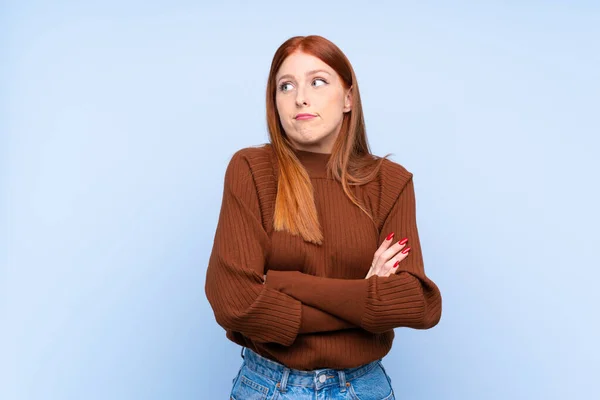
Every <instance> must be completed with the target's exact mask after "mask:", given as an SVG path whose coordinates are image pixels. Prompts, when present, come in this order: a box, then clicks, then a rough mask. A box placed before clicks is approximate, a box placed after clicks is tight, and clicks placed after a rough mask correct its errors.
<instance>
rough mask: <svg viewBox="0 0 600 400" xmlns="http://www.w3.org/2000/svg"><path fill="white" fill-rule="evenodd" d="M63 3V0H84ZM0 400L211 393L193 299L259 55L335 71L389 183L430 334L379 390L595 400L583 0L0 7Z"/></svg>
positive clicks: (216, 368)
mask: <svg viewBox="0 0 600 400" xmlns="http://www.w3.org/2000/svg"><path fill="white" fill-rule="evenodd" d="M84 3H85V4H84ZM0 7H1V8H0V45H1V46H2V48H1V55H0V73H1V74H0V105H1V109H0V117H1V118H0V129H1V131H0V157H1V162H0V168H1V170H0V183H1V186H0V189H1V194H2V196H1V197H0V205H1V206H2V208H1V210H2V214H1V215H0V228H1V229H0V240H1V242H0V244H1V246H0V251H1V253H0V256H1V257H0V262H1V264H0V268H1V269H0V279H1V281H0V284H1V286H0V300H1V301H2V303H1V304H0V306H1V308H0V317H1V320H0V335H1V336H0V338H1V345H2V347H1V348H0V350H1V353H0V363H1V364H0V368H1V371H0V372H1V374H0V398H1V399H3V400H39V399H61V400H62V399H64V400H76V399H77V400H80V399H89V400H96V399H98V400H99V399H133V400H137V399H152V400H154V399H161V400H162V399H165V400H166V399H177V400H179V399H182V400H184V399H190V400H191V399H224V398H227V395H228V393H229V390H230V388H231V380H232V378H233V377H234V376H235V374H236V373H237V370H238V368H239V366H240V363H241V358H240V354H239V353H240V351H239V347H238V346H236V345H234V344H233V343H231V342H229V341H228V340H227V339H226V338H225V333H224V331H223V330H222V328H221V327H219V326H218V325H217V324H216V322H215V320H214V316H213V314H212V311H211V309H210V306H209V304H208V302H207V300H206V297H205V295H204V279H205V272H206V266H207V261H208V256H209V253H210V250H211V247H212V239H213V235H214V229H215V227H216V222H217V217H218V212H219V207H220V201H221V195H222V184H223V176H224V172H225V167H226V165H227V163H228V161H229V159H230V157H231V155H232V154H233V153H234V152H235V151H236V150H238V149H240V148H242V147H246V146H250V145H256V144H261V143H265V142H267V141H268V137H267V131H266V123H265V110H264V108H265V105H264V103H265V101H264V91H265V85H266V78H267V74H268V70H269V67H270V62H271V58H272V56H273V54H274V52H275V50H276V49H277V47H278V46H279V45H280V44H281V43H283V42H284V41H285V40H286V39H288V38H289V37H291V36H295V35H308V34H319V35H323V36H325V37H327V38H328V39H330V40H332V41H333V42H334V43H336V44H337V45H338V46H339V47H340V48H341V49H342V50H343V51H344V52H345V53H346V55H347V56H348V57H349V59H350V61H351V62H352V64H353V66H354V68H355V71H356V74H357V77H358V82H359V86H360V90H361V94H362V99H363V106H364V112H365V118H366V124H367V134H368V138H369V141H370V144H371V148H372V151H373V152H374V153H375V154H378V155H384V154H386V153H393V154H394V155H393V157H392V159H393V160H394V161H396V162H399V163H400V164H402V165H404V166H405V167H406V168H407V169H408V170H409V171H411V172H413V173H414V181H415V190H416V195H417V216H418V223H419V232H420V237H421V241H422V246H423V251H424V261H425V265H426V270H427V272H428V274H429V276H430V277H431V278H432V279H433V280H434V281H435V282H436V283H437V284H438V285H439V286H440V288H441V291H442V295H443V299H444V309H443V316H442V320H441V322H440V323H439V325H438V326H437V327H435V328H434V329H432V330H429V331H416V330H410V329H396V341H395V342H394V346H393V348H392V350H391V352H390V354H389V355H388V356H387V357H386V358H385V359H384V364H385V365H386V367H387V370H388V372H389V374H390V376H391V378H392V380H393V384H394V387H395V389H396V392H397V397H398V398H399V399H460V400H467V399H473V400H475V399H486V400H488V399H489V400H493V399H579V398H584V397H585V398H588V399H592V398H600V390H599V387H598V382H597V381H594V379H597V377H598V374H599V369H598V360H599V359H600V351H599V348H600V345H599V344H598V342H597V341H598V338H599V337H600V329H599V323H598V322H599V321H598V319H599V317H598V316H599V315H600V313H599V312H598V310H597V309H598V306H599V305H600V295H599V294H598V293H599V292H600V290H599V289H598V286H597V285H598V280H599V278H600V274H599V273H598V267H599V266H600V263H599V262H598V260H597V254H596V253H597V250H598V247H599V246H598V243H599V241H600V237H599V234H598V226H599V224H600V218H599V212H598V208H597V207H598V204H600V195H599V189H598V185H599V181H600V179H599V178H598V175H599V173H600V162H599V160H598V157H599V156H598V154H599V150H600V149H599V147H600V146H599V145H600V140H599V139H598V136H599V134H600V123H599V114H600V96H599V93H600V45H599V43H600V4H599V3H598V2H594V1H516V0H515V1H452V2H444V1H420V2H417V1H394V2H392V1H387V2H385V1H381V2H376V1H373V2H371V4H370V5H367V2H366V1H361V2H355V1H343V2H342V1H339V2H333V1H332V2H324V3H321V2H316V1H305V2H281V1H260V0H257V1H223V2H203V1H202V0H200V1H171V2H167V1H162V2H159V1H150V2H149V1H141V0H140V1H115V0H108V1H107V0H104V1H95V2H77V1H59V0H57V1H52V2H50V1H46V2H43V1H27V0H21V1H16V0H13V1H2V2H0Z"/></svg>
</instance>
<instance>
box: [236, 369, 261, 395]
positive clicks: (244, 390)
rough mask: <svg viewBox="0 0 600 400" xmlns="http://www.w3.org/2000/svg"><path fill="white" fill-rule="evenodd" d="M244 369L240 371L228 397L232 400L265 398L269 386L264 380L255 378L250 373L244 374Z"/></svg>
mask: <svg viewBox="0 0 600 400" xmlns="http://www.w3.org/2000/svg"><path fill="white" fill-rule="evenodd" d="M246 371H247V370H246ZM246 371H244V372H243V373H241V375H240V377H239V379H238V380H237V382H236V383H235V384H234V385H233V389H232V390H231V394H230V395H229V397H230V398H231V399H233V400H265V399H266V398H267V396H268V395H269V387H268V386H266V385H265V384H266V382H262V381H261V380H260V379H256V378H255V377H254V376H252V374H246Z"/></svg>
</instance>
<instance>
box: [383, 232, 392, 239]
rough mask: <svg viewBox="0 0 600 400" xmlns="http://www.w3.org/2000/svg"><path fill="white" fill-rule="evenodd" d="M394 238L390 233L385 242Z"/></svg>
mask: <svg viewBox="0 0 600 400" xmlns="http://www.w3.org/2000/svg"><path fill="white" fill-rule="evenodd" d="M393 237H394V232H392V233H390V234H389V235H388V236H387V237H386V238H385V240H392V238H393Z"/></svg>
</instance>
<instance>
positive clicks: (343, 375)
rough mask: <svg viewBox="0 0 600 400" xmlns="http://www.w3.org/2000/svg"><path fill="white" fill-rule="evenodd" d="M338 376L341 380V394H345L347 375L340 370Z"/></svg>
mask: <svg viewBox="0 0 600 400" xmlns="http://www.w3.org/2000/svg"><path fill="white" fill-rule="evenodd" d="M338 376H339V378H340V392H342V393H344V392H345V391H346V373H344V371H342V370H339V371H338Z"/></svg>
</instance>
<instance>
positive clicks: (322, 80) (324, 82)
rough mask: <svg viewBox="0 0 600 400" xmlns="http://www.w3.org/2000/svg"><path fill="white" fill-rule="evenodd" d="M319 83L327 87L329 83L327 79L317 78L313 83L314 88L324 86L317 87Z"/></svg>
mask: <svg viewBox="0 0 600 400" xmlns="http://www.w3.org/2000/svg"><path fill="white" fill-rule="evenodd" d="M319 81H321V82H323V85H326V84H327V81H326V80H325V79H323V78H317V79H315V80H314V81H313V86H317V87H318V86H323V85H315V83H316V82H319Z"/></svg>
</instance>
